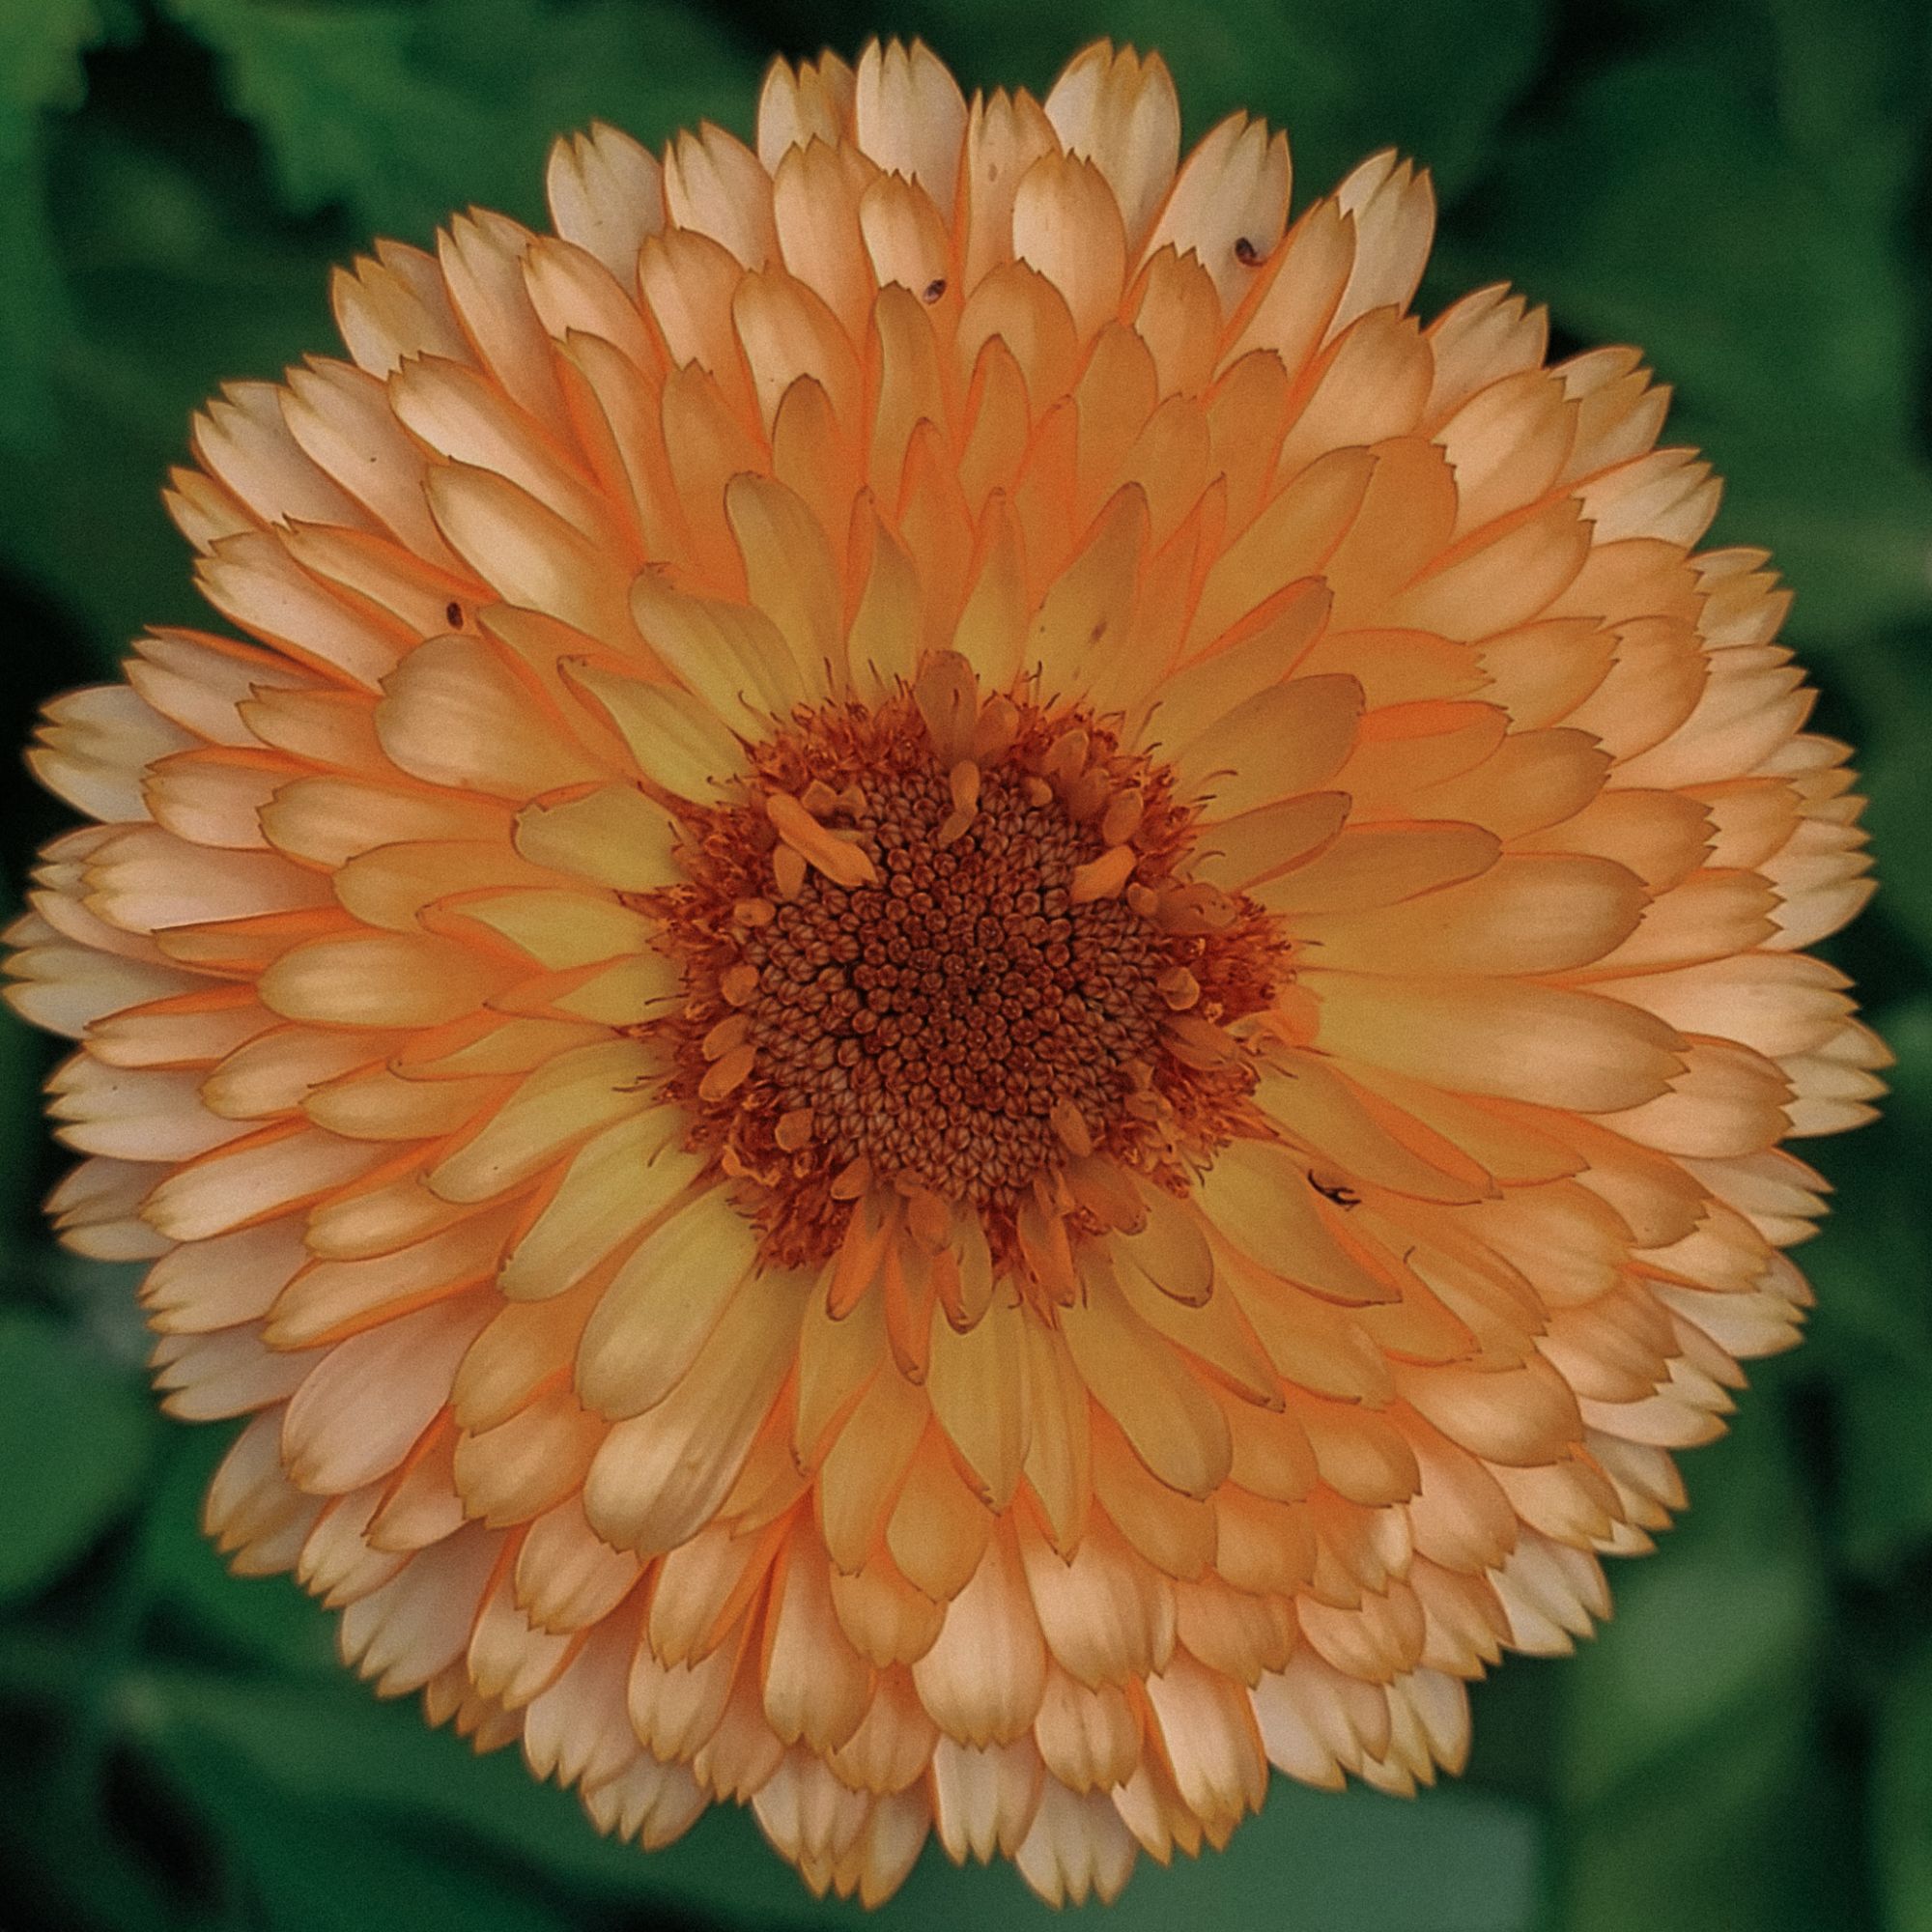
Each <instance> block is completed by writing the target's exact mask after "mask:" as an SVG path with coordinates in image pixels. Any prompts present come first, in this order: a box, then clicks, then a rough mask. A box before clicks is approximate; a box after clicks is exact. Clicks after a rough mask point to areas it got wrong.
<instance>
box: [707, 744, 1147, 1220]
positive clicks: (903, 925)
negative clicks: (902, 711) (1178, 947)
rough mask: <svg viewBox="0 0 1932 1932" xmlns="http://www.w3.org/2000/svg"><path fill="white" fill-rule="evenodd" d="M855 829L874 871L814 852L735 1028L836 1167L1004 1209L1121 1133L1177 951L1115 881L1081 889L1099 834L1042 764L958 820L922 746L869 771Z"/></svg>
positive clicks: (1002, 780)
mask: <svg viewBox="0 0 1932 1932" xmlns="http://www.w3.org/2000/svg"><path fill="white" fill-rule="evenodd" d="M871 780H872V781H871V783H870V784H868V785H867V786H865V787H864V792H865V797H864V801H863V803H861V802H860V801H859V800H857V799H854V800H852V801H851V802H850V803H840V804H839V805H838V806H837V807H835V808H834V810H833V811H832V812H831V814H830V815H829V816H828V818H827V819H826V821H825V823H826V825H827V827H828V829H831V830H833V831H835V832H838V831H842V830H846V829H849V830H850V831H851V833H853V834H854V835H855V838H854V842H855V843H856V844H857V845H858V846H859V848H860V849H861V850H862V851H864V852H865V853H866V854H867V857H869V858H870V859H871V860H872V862H873V864H874V865H875V866H876V867H877V868H878V870H879V874H880V876H879V881H878V883H877V884H876V885H867V886H860V887H856V888H854V889H853V890H850V891H847V890H846V889H844V888H843V887H840V886H838V885H836V884H834V883H833V882H832V881H831V880H830V879H828V878H826V877H825V876H824V875H823V874H821V873H819V872H817V871H813V872H811V873H810V875H809V876H808V878H807V881H806V883H805V886H804V888H803V889H802V890H801V892H800V893H799V895H798V896H797V897H796V898H795V899H792V900H790V901H788V902H784V903H781V904H780V905H779V906H778V908H777V911H776V913H775V916H774V917H773V919H772V922H771V923H770V924H769V925H764V926H758V927H753V929H752V930H751V931H750V932H748V934H747V936H746V938H745V942H744V948H743V954H744V958H745V960H746V961H747V963H749V964H750V965H752V966H754V967H755V968H756V969H757V973H758V982H757V990H756V992H755V993H754V994H753V998H752V999H751V1001H750V1003H749V1004H748V1006H747V1008H746V1009H745V1010H746V1014H747V1018H748V1021H749V1030H748V1039H749V1042H750V1044H751V1045H752V1046H753V1048H754V1049H756V1051H757V1054H758V1057H759V1061H760V1063H761V1065H762V1067H763V1070H764V1078H765V1081H766V1084H767V1085H768V1087H769V1088H770V1090H771V1092H772V1094H773V1096H774V1099H775V1101H776V1103H777V1104H778V1105H779V1106H780V1107H781V1109H782V1116H781V1119H782V1122H783V1123H784V1124H785V1137H790V1136H791V1135H794V1134H804V1133H805V1132H806V1131H807V1130H808V1129H809V1130H810V1138H811V1140H812V1141H813V1143H815V1144H816V1145H818V1146H820V1147H821V1148H823V1149H824V1150H825V1152H826V1156H827V1158H828V1159H829V1160H830V1161H831V1163H832V1164H833V1165H834V1166H835V1167H837V1168H841V1169H842V1168H844V1167H845V1166H847V1165H848V1164H849V1163H851V1162H853V1161H857V1160H862V1159H863V1160H865V1161H867V1162H868V1163H869V1164H870V1166H871V1168H872V1170H873V1172H874V1173H875V1174H880V1175H905V1176H907V1177H909V1178H911V1179H914V1180H916V1181H918V1182H920V1183H922V1184H923V1185H924V1186H926V1187H929V1188H931V1189H932V1190H933V1191H934V1192H935V1193H938V1194H940V1195H943V1196H944V1197H946V1198H947V1199H949V1200H964V1201H971V1202H972V1203H974V1204H975V1205H976V1206H981V1207H984V1206H991V1207H994V1208H1007V1209H1010V1208H1012V1207H1013V1206H1014V1204H1015V1203H1016V1202H1017V1201H1018V1199H1019V1196H1020V1193H1021V1191H1022V1190H1023V1189H1024V1188H1025V1187H1026V1186H1027V1185H1028V1183H1029V1182H1030V1181H1031V1180H1032V1179H1033V1178H1034V1176H1035V1175H1037V1174H1038V1173H1039V1172H1041V1170H1042V1169H1044V1168H1047V1167H1049V1166H1051V1165H1053V1164H1055V1163H1056V1162H1058V1161H1060V1160H1062V1159H1064V1158H1065V1154H1066V1152H1067V1150H1068V1146H1069V1144H1078V1143H1080V1142H1082V1141H1084V1142H1086V1143H1087V1144H1088V1145H1090V1146H1091V1145H1094V1144H1104V1143H1105V1142H1107V1141H1108V1140H1110V1139H1112V1138H1113V1137H1114V1136H1115V1135H1116V1134H1117V1133H1118V1131H1119V1129H1120V1127H1121V1123H1122V1115H1123V1109H1124V1105H1125V1101H1126V1098H1127V1096H1128V1094H1130V1093H1131V1092H1132V1091H1133V1088H1134V1085H1135V1081H1134V1077H1133V1072H1132V1069H1133V1068H1134V1066H1135V1065H1136V1064H1137V1063H1138V1065H1139V1067H1140V1072H1141V1078H1142V1083H1143V1084H1145V1081H1146V1078H1147V1075H1148V1073H1149V1071H1150V1069H1151V1065H1152V1057H1153V1055H1154V1053H1155V1051H1156V1049H1157V1046H1158V1043H1159V1039H1160V1032H1161V1024H1162V1022H1163V1020H1164V1019H1165V1018H1166V1017H1167V1013H1168V1008H1167V1005H1166V1003H1165V1001H1164V1000H1163V999H1162V997H1161V994H1160V991H1159V989H1158V986H1157V984H1156V981H1157V980H1158V979H1159V977H1160V975H1161V974H1162V972H1164V971H1165V970H1166V969H1167V968H1168V967H1169V966H1171V965H1172V964H1173V963H1174V962H1173V960H1172V957H1171V953H1170V949H1169V947H1168V946H1167V944H1166V943H1165V942H1164V941H1163V939H1162V937H1161V935H1160V934H1159V933H1158V932H1156V931H1155V930H1154V929H1153V927H1152V926H1151V925H1150V924H1149V923H1148V922H1147V921H1146V920H1145V919H1144V918H1142V917H1141V915H1140V914H1138V913H1137V912H1135V911H1134V910H1133V909H1132V908H1131V907H1130V906H1128V905H1127V904H1126V903H1125V901H1124V900H1122V899H1121V898H1118V897H1115V898H1106V899H1097V900H1094V899H1090V900H1087V901H1085V902H1084V903H1083V902H1076V901H1074V900H1073V899H1072V897H1071V895H1070V887H1071V885H1072V881H1073V876H1074V873H1075V871H1076V869H1077V868H1078V867H1080V866H1082V865H1084V864H1087V863H1089V862H1091V861H1092V860H1094V859H1095V858H1097V857H1098V856H1099V853H1100V851H1101V849H1102V847H1101V845H1100V840H1099V836H1098V834H1097V833H1096V832H1095V831H1094V829H1093V828H1092V827H1091V826H1081V825H1079V824H1076V823H1075V822H1074V820H1073V819H1072V818H1071V817H1070V816H1069V815H1068V813H1067V811H1066V808H1065V804H1064V803H1063V802H1062V801H1061V800H1060V799H1059V798H1058V797H1057V796H1055V795H1054V794H1053V793H1052V792H1051V790H1049V789H1048V788H1047V787H1046V786H1045V785H1044V784H1043V783H1040V782H1038V781H1036V784H1037V790H1038V791H1043V792H1045V793H1046V796H1045V797H1044V798H1039V797H1037V796H1036V795H1030V793H1029V789H1028V786H1027V783H1026V781H1025V779H1024V778H1023V777H1022V776H1021V775H1020V774H1019V773H1017V772H1014V771H1011V770H1009V769H996V770H994V771H992V772H989V773H987V774H986V775H985V776H984V778H983V779H982V781H981V783H980V797H979V800H978V810H976V812H975V813H974V815H973V818H972V821H971V823H970V824H968V825H967V826H966V828H965V829H964V830H963V831H961V832H959V833H958V834H957V835H956V836H955V837H953V838H951V839H947V838H943V837H942V834H943V833H944V832H945V831H946V830H947V829H948V827H949V821H950V820H951V819H952V811H953V807H952V796H951V792H950V790H949V787H948V783H947V778H946V775H945V774H943V773H942V772H940V770H939V769H938V767H937V765H936V764H935V763H934V761H933V760H932V759H931V757H930V756H929V755H928V756H925V757H923V758H909V759H907V760H905V762H904V764H903V766H902V768H900V769H886V770H882V771H877V772H875V773H873V774H872V775H871Z"/></svg>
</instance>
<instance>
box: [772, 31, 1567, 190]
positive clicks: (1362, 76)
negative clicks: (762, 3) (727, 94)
mask: <svg viewBox="0 0 1932 1932" xmlns="http://www.w3.org/2000/svg"><path fill="white" fill-rule="evenodd" d="M1547 16H1548V6H1547V4H1546V0H1432V4H1430V5H1428V6H1421V7H1418V6H1415V5H1412V4H1408V0H1224V4H1221V5H1217V6H1213V7H1198V8H1196V7H1187V8H1183V7H1179V6H1176V5H1174V4H1173V0H1104V4H1101V0H1078V4H1075V5H1071V6H1064V7H1055V8H1043V7H1039V6H1037V5H1033V4H1030V0H990V3H989V0H913V4H911V5H910V6H908V7H907V8H905V9H904V11H903V15H902V24H901V21H900V20H895V22H894V25H895V28H896V29H897V30H898V31H902V32H903V31H917V32H919V33H922V34H924V35H925V36H926V37H927V38H928V39H929V40H930V41H931V42H932V43H933V44H934V45H935V46H936V47H937V48H938V49H939V51H940V52H941V53H942V54H943V55H944V56H946V58H948V59H949V60H951V61H952V62H953V63H954V64H955V65H956V66H957V68H958V70H959V71H960V73H961V75H962V76H963V77H964V78H965V79H966V80H967V81H968V82H969V83H973V82H977V83H980V84H983V85H985V86H988V87H992V86H996V85H998V86H1012V85H1014V84H1016V83H1017V82H1021V81H1024V82H1027V83H1029V84H1031V85H1033V86H1036V87H1044V86H1046V85H1047V84H1048V83H1049V82H1050V81H1051V80H1052V78H1053V76H1054V74H1055V73H1056V72H1057V71H1058V70H1059V69H1060V67H1061V66H1062V65H1064V63H1065V61H1066V60H1067V58H1068V57H1069V56H1070V55H1072V54H1073V53H1074V52H1075V51H1077V49H1078V48H1079V47H1080V46H1081V45H1082V44H1083V43H1085V42H1087V41H1089V40H1094V39H1098V38H1100V37H1102V36H1105V37H1107V38H1109V39H1111V40H1114V41H1116V42H1131V43H1135V44H1136V45H1138V46H1140V47H1143V48H1148V49H1157V50H1158V51H1159V52H1160V53H1161V54H1162V55H1163V56H1164V57H1165V58H1166V60H1167V63H1168V65H1169V66H1170V67H1171V68H1172V69H1173V70H1174V72H1175V76H1176V79H1177V81H1178V83H1179V88H1180V99H1181V106H1182V110H1183V112H1184V114H1185V116H1186V122H1187V127H1188V129H1189V132H1190V135H1192V136H1198V135H1199V134H1201V133H1204V132H1205V131H1206V130H1207V128H1208V127H1209V126H1210V125H1211V124H1212V123H1213V122H1215V121H1218V120H1219V119H1220V118H1221V117H1222V116H1223V115H1224V114H1231V113H1233V112H1234V111H1235V110H1236V109H1237V108H1244V109H1246V110H1247V111H1249V112H1250V113H1254V114H1260V115H1264V116H1265V117H1267V118H1268V119H1269V120H1271V121H1273V122H1274V123H1275V125H1276V126H1278V127H1282V128H1287V130H1288V136H1289V141H1290V143H1291V145H1292V147H1293V154H1294V175H1295V181H1296V183H1297V184H1298V196H1297V198H1298V199H1299V200H1302V201H1306V200H1309V199H1312V198H1313V196H1314V195H1317V194H1325V193H1326V192H1327V191H1328V189H1329V188H1330V187H1332V186H1333V185H1334V184H1335V183H1336V182H1337V181H1339V180H1340V179H1341V177H1342V176H1343V175H1344V174H1346V173H1347V172H1348V171H1349V169H1350V168H1351V167H1353V166H1354V165H1355V163H1356V162H1357V161H1359V160H1361V159H1363V158H1364V157H1365V156H1368V155H1370V154H1373V153H1374V152H1375V151H1376V150H1377V149H1378V148H1386V147H1391V146H1392V147H1396V148H1400V149H1401V150H1402V151H1403V152H1404V153H1405V154H1406V155H1410V156H1414V157H1415V158H1416V159H1417V160H1418V161H1420V162H1421V163H1422V164H1423V165H1424V166H1426V167H1428V168H1429V169H1430V171H1431V172H1432V173H1433V174H1434V175H1435V180H1436V184H1437V186H1438V188H1439V189H1440V191H1441V192H1442V193H1443V195H1444V196H1445V197H1447V198H1453V197H1455V196H1456V195H1458V194H1460V193H1462V192H1463V190H1464V189H1465V188H1466V187H1468V186H1469V185H1470V184H1471V183H1472V182H1474V181H1475V180H1476V179H1477V178H1478V177H1479V176H1480V175H1481V174H1482V173H1483V172H1484V170H1485V169H1486V168H1487V167H1488V165H1489V164H1490V162H1491V160H1492V158H1493V155H1494V145H1493V142H1494V135H1495V132H1496V128H1497V126H1498V124H1499V123H1500V122H1501V120H1502V117H1503V115H1504V114H1505V113H1506V112H1507V111H1508V109H1509V107H1510V106H1511V105H1512V103H1513V102H1514V101H1515V100H1516V99H1518V97H1519V96H1520V94H1521V93H1522V92H1523V90H1524V88H1525V87H1527V85H1528V84H1529V81H1530V79H1531V77H1532V76H1533V75H1534V73H1535V71H1536V67H1537V61H1538V58H1539V56H1540V54H1541V51H1542V43H1543V39H1544V34H1545V21H1546V18H1547ZM801 24H802V26H804V28H805V31H802V32H800V33H799V35H798V36H797V38H798V40H799V41H801V42H806V41H809V40H810V38H811V35H812V34H813V33H822V32H824V31H825V29H824V27H823V24H822V23H821V22H820V21H819V20H818V19H817V18H816V17H815V16H808V20H807V21H806V22H804V23H801ZM869 29H870V23H869V22H868V23H867V28H863V29H862V28H860V27H858V26H857V25H856V24H855V27H854V32H853V38H854V41H855V42H856V40H857V38H858V37H859V35H860V34H861V33H862V32H864V31H867V30H869ZM849 50H850V49H849V48H848V51H849ZM1447 71H1453V72H1454V75H1455V83H1454V85H1452V86H1445V85H1444V84H1443V76H1444V74H1445V72H1447Z"/></svg>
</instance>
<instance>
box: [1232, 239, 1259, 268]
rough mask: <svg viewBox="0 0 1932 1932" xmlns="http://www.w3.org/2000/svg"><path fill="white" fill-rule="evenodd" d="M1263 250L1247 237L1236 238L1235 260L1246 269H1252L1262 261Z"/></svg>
mask: <svg viewBox="0 0 1932 1932" xmlns="http://www.w3.org/2000/svg"><path fill="white" fill-rule="evenodd" d="M1261 258H1262V257H1261V250H1260V249H1259V248H1257V247H1256V246H1255V244H1254V243H1253V242H1252V241H1249V240H1248V238H1247V237H1246V236H1245V235H1237V236H1236V238H1235V260H1236V261H1237V262H1238V263H1240V265H1241V267H1242V268H1244V269H1252V268H1253V267H1254V266H1255V264H1256V263H1257V262H1259V261H1260V260H1261Z"/></svg>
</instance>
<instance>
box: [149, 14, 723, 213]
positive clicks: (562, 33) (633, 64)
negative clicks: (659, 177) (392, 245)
mask: <svg viewBox="0 0 1932 1932" xmlns="http://www.w3.org/2000/svg"><path fill="white" fill-rule="evenodd" d="M165 4H166V6H167V10H168V12H169V13H170V14H173V16H174V17H175V18H176V19H178V20H179V21H181V23H182V24H183V25H184V26H185V27H187V28H188V29H189V30H190V31H191V32H193V33H194V34H196V35H197V36H198V37H199V38H200V39H202V40H203V41H204V42H206V43H207V44H208V45H209V47H211V48H212V49H213V51H214V52H215V53H216V54H217V55H218V56H219V57H220V58H221V60H222V61H223V63H224V64H225V66H226V69H227V71H228V75H229V80H230V88H231V96H232V99H233V100H234V103H235V105H236V107H237V108H238V109H239V110H240V111H241V113H242V114H243V115H245V116H246V117H247V119H248V120H250V121H251V122H252V123H254V125H255V126H256V128H258V129H259V130H260V132H261V135H262V138H263V140H264V142H265V143H266V144H267V146H268V149H269V152H270V156H271V157H272V159H273V162H274V166H275V171H276V177H277V179H278V181H279V183H280V185H281V191H282V194H283V197H284V199H285V201H286V202H287V204H288V206H289V207H290V208H291V209H292V210H294V211H295V212H296V213H314V212H315V211H317V210H319V209H322V208H326V207H328V206H330V205H331V204H338V203H339V204H341V205H342V206H344V207H346V208H347V209H348V210H349V211H350V212H351V213H352V214H353V216H354V217H355V222H356V224H357V226H358V227H367V228H368V229H370V230H371V231H374V232H380V233H384V234H394V235H402V236H407V237H409V238H411V239H412V240H417V241H423V240H427V239H428V236H429V232H430V230H431V229H432V228H434V227H435V226H436V224H437V223H439V222H440V221H442V220H443V219H444V218H445V217H446V216H447V215H448V214H449V213H451V212H452V211H454V210H457V209H461V208H464V207H467V206H469V205H470V204H473V203H480V204H482V205H483V206H486V207H492V208H497V209H502V210H505V211H508V212H511V213H519V214H527V215H534V214H535V213H537V211H538V210H539V209H540V207H541V199H540V190H541V184H542V169H543V158H544V153H545V151H546V149H547V148H548V147H549V145H550V142H551V140H552V139H553V138H554V136H555V135H556V134H558V133H560V132H566V131H568V130H569V129H571V128H580V127H582V126H584V125H585V124H587V123H588V122H589V121H590V120H592V119H593V118H594V117H597V116H602V117H603V118H604V119H606V120H610V121H614V122H616V123H617V124H618V125H619V126H621V127H623V128H626V129H627V130H628V131H630V132H631V133H633V134H636V135H637V136H638V137H639V139H640V140H644V141H655V140H661V139H663V138H664V137H665V136H666V135H668V134H669V133H671V132H672V131H674V130H675V129H676V128H679V127H682V126H685V125H687V124H694V125H695V124H696V121H697V120H698V119H700V118H701V117H706V116H709V117H711V118H713V119H719V118H727V117H730V116H731V115H732V113H733V110H734V109H735V110H739V113H740V118H742V104H743V102H744V101H745V100H746V99H747V98H748V97H749V94H750V91H751V88H752V86H753V84H754V82H755V80H756V77H757V61H756V60H755V59H754V57H753V52H752V50H751V49H750V47H749V46H748V45H747V44H746V43H744V42H742V41H740V40H739V39H738V37H737V36H736V35H734V34H732V33H731V32H730V31H729V30H728V29H727V28H725V27H724V26H723V25H722V24H721V23H720V22H719V20H718V16H717V15H716V14H714V13H712V12H710V11H708V10H702V9H697V8H685V7H678V6H674V5H663V4H652V0H644V4H632V0H561V4H545V0H430V4H428V5H412V4H408V0H361V4H353V5H340V6H338V5H329V4H318V3H317V0H165Z"/></svg>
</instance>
